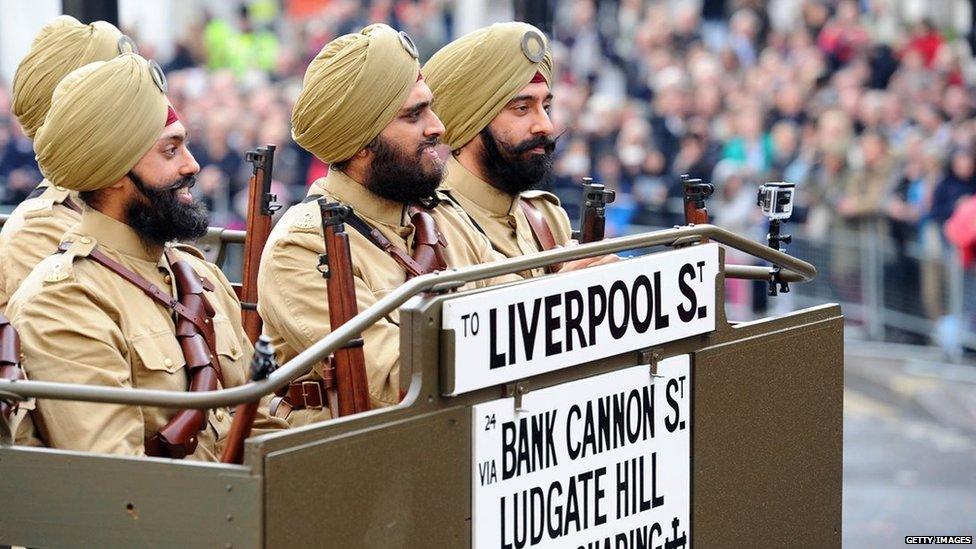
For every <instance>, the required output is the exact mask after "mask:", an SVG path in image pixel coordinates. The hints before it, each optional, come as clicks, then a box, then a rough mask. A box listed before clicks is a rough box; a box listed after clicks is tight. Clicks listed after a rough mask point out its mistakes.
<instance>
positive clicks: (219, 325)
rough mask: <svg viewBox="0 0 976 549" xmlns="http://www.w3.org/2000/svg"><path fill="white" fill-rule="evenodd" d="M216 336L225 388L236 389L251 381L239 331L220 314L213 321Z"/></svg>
mask: <svg viewBox="0 0 976 549" xmlns="http://www.w3.org/2000/svg"><path fill="white" fill-rule="evenodd" d="M213 325H214V335H216V337H217V355H218V356H219V360H220V370H221V372H222V373H223V378H224V387H234V386H236V385H240V384H242V383H244V382H246V381H247V380H248V379H249V376H248V372H249V368H248V367H247V366H248V365H247V364H244V358H245V357H244V349H243V348H242V347H241V344H242V342H241V340H240V339H239V338H238V335H237V331H236V330H234V327H233V325H231V322H230V319H229V318H227V317H226V316H224V315H220V314H218V315H217V316H215V317H214V319H213Z"/></svg>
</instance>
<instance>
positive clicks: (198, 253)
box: [172, 242, 207, 261]
mask: <svg viewBox="0 0 976 549" xmlns="http://www.w3.org/2000/svg"><path fill="white" fill-rule="evenodd" d="M172 247H173V249H174V250H178V251H181V252H183V253H187V254H190V255H192V256H193V257H196V258H198V259H202V260H204V261H206V260H207V256H206V255H205V254H204V253H203V250H201V249H200V248H197V247H196V246H194V245H193V244H187V243H185V242H174V243H173V244H172Z"/></svg>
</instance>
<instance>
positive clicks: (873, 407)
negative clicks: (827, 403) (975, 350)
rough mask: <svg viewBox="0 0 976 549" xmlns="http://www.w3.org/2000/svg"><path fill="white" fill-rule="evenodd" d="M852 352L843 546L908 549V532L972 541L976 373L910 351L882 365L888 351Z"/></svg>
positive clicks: (848, 367) (847, 397)
mask: <svg viewBox="0 0 976 549" xmlns="http://www.w3.org/2000/svg"><path fill="white" fill-rule="evenodd" d="M851 347H855V349H854V350H853V353H849V355H848V357H847V358H846V360H845V391H844V400H845V402H844V536H843V539H844V547H850V548H862V547H865V548H870V547H903V546H904V538H905V536H908V535H973V536H976V366H951V365H945V364H940V363H936V362H932V361H927V360H919V359H917V358H912V357H911V355H910V354H905V352H904V350H896V351H895V352H894V353H891V354H889V356H888V357H887V358H885V357H882V358H878V356H877V355H878V354H885V353H884V352H878V351H876V350H872V349H864V348H856V346H851V345H849V346H848V348H849V349H851ZM888 351H890V349H889V350H888ZM906 357H908V359H907V360H906V359H905V358H906Z"/></svg>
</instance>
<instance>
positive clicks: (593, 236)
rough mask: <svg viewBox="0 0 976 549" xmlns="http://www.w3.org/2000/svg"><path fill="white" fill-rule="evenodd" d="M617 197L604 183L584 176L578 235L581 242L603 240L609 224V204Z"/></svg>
mask: <svg viewBox="0 0 976 549" xmlns="http://www.w3.org/2000/svg"><path fill="white" fill-rule="evenodd" d="M616 199H617V193H616V192H614V191H608V190H606V188H605V187H604V186H603V184H602V183H594V182H593V178H592V177H584V178H583V201H582V206H581V207H580V230H579V233H578V234H577V235H576V236H577V240H579V243H580V244H586V243H588V242H597V241H599V240H603V233H604V229H605V228H606V225H607V204H610V203H612V202H613V201H614V200H616Z"/></svg>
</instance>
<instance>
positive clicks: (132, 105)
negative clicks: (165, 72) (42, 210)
mask: <svg viewBox="0 0 976 549" xmlns="http://www.w3.org/2000/svg"><path fill="white" fill-rule="evenodd" d="M153 67H155V71H158V70H159V66H158V65H153ZM153 73H154V69H153V68H151V67H150V64H149V62H148V61H146V60H145V59H143V58H142V57H139V56H138V55H136V54H134V53H128V54H124V55H121V56H119V57H116V58H115V59H112V60H111V61H96V62H95V63H91V64H89V65H85V66H84V67H82V68H80V69H77V70H75V71H74V72H72V73H71V74H69V75H68V76H66V77H64V80H62V81H61V83H60V84H58V87H57V88H55V90H54V96H53V98H52V100H51V110H50V111H49V112H48V113H47V118H45V120H44V124H43V125H42V126H41V127H40V129H38V130H37V135H36V136H35V137H34V152H35V153H36V154H37V164H38V165H39V166H40V168H41V173H43V174H44V177H46V178H47V179H48V180H50V181H52V182H53V183H54V184H55V185H60V186H62V187H67V188H69V189H71V190H74V191H94V190H98V189H101V188H103V187H107V186H108V185H110V184H112V183H114V182H116V181H118V180H119V179H122V177H123V176H125V174H127V173H129V171H130V170H131V169H132V168H133V167H134V166H135V165H136V163H138V162H139V159H141V158H142V157H143V155H145V154H146V152H148V151H149V149H150V148H151V147H152V146H153V144H154V143H155V142H156V140H157V139H159V136H160V134H161V133H162V131H163V128H164V127H165V124H166V113H167V110H168V108H169V103H168V101H167V100H166V96H165V95H164V94H163V90H162V88H163V86H164V85H163V78H162V72H159V73H158V75H157V76H154V74H153Z"/></svg>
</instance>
